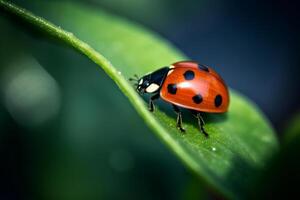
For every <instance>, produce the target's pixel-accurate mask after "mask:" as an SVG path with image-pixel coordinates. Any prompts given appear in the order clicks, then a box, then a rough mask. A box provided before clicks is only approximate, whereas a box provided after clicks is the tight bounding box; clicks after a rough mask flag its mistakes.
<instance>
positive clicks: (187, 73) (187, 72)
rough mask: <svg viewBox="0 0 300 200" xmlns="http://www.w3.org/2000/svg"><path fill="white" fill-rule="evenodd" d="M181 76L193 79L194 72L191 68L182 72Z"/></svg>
mask: <svg viewBox="0 0 300 200" xmlns="http://www.w3.org/2000/svg"><path fill="white" fill-rule="evenodd" d="M183 76H184V78H185V80H193V79H194V77H195V73H194V72H193V71H191V70H187V71H186V72H184V74H183Z"/></svg>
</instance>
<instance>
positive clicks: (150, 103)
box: [149, 93, 159, 112]
mask: <svg viewBox="0 0 300 200" xmlns="http://www.w3.org/2000/svg"><path fill="white" fill-rule="evenodd" d="M158 98H159V93H157V94H155V95H153V96H152V97H150V100H149V111H150V112H153V111H154V108H155V107H154V103H153V101H154V100H156V99H158Z"/></svg>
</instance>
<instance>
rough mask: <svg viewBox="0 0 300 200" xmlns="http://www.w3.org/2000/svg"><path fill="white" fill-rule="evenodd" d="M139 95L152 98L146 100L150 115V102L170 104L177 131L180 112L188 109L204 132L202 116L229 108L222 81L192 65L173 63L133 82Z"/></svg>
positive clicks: (195, 64)
mask: <svg viewBox="0 0 300 200" xmlns="http://www.w3.org/2000/svg"><path fill="white" fill-rule="evenodd" d="M130 80H135V81H137V83H136V90H137V92H138V93H139V94H141V95H142V94H144V93H149V94H153V96H151V98H150V100H149V110H150V111H151V112H153V111H154V100H156V99H158V98H162V99H163V100H164V101H166V102H168V103H171V104H172V106H173V109H174V111H175V112H176V113H177V128H178V129H179V130H180V131H182V132H184V131H185V129H184V128H183V127H182V113H181V111H180V108H185V109H188V110H190V111H191V112H192V114H193V115H194V116H195V117H196V118H197V120H198V125H199V129H200V131H201V132H202V133H203V134H204V135H205V136H208V134H207V132H206V131H205V129H204V120H203V118H202V117H201V113H202V112H206V113H224V112H226V111H227V110H228V106H229V93H228V88H227V86H226V84H225V82H224V81H223V79H222V78H221V77H220V76H219V75H218V74H217V73H216V72H215V71H214V70H213V69H212V68H210V67H207V66H206V65H203V64H199V63H197V62H194V61H181V62H176V63H174V64H172V65H170V66H167V67H163V68H160V69H158V70H156V71H154V72H151V73H149V74H146V75H145V76H143V77H141V78H138V77H137V76H136V79H130Z"/></svg>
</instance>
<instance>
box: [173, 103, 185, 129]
mask: <svg viewBox="0 0 300 200" xmlns="http://www.w3.org/2000/svg"><path fill="white" fill-rule="evenodd" d="M172 106H173V109H174V111H175V112H176V113H177V120H176V126H177V128H178V129H179V130H180V131H181V132H185V130H184V128H183V127H182V114H181V112H180V110H179V108H178V107H177V106H175V105H174V104H172Z"/></svg>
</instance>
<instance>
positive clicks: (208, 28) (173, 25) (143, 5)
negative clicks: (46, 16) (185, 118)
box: [0, 0, 300, 199]
mask: <svg viewBox="0 0 300 200" xmlns="http://www.w3.org/2000/svg"><path fill="white" fill-rule="evenodd" d="M80 2H83V3H86V4H91V5H92V6H95V7H99V8H104V9H105V10H107V11H109V12H111V13H113V14H116V15H119V16H123V17H126V18H128V19H130V20H133V21H135V22H138V23H140V24H142V25H144V26H145V27H149V28H150V29H152V30H154V31H155V32H157V33H159V34H160V35H162V36H163V37H165V38H167V39H168V40H170V41H171V42H172V43H174V44H175V46H177V47H178V48H179V49H181V50H182V51H183V52H184V53H186V55H187V56H188V57H190V58H191V59H193V60H198V61H200V62H202V63H204V64H207V65H210V66H213V67H214V68H215V69H216V70H217V71H218V72H219V73H220V74H221V75H222V76H223V78H224V79H225V80H226V82H227V83H228V85H229V86H230V87H232V88H234V89H236V90H238V91H240V92H241V93H243V94H244V95H246V96H247V97H249V98H250V99H252V100H253V101H254V102H255V103H257V104H258V106H259V107H260V108H261V109H262V111H263V112H264V113H265V114H266V115H267V117H268V118H269V119H270V120H271V122H272V124H273V125H274V127H275V128H276V130H277V132H278V133H281V132H282V128H283V127H284V124H285V122H286V121H287V120H288V119H290V117H291V116H293V115H294V114H295V113H296V112H297V111H299V108H300V104H299V102H298V101H299V97H300V94H299V89H300V84H299V83H300V79H299V78H298V74H299V72H300V70H299V64H300V63H299V43H300V42H299V37H298V35H299V30H298V27H299V21H298V19H299V12H298V9H297V5H296V3H294V2H293V1H288V2H287V1H283V0H281V1H280V0H275V1H237V0H229V1H221V0H214V1H210V0H202V1H196V0H187V1H183V0H182V1H173V0H164V1H162V0H151V1H150V0H124V1H120V0H89V1H80ZM19 3H21V4H24V5H25V4H26V3H27V2H24V1H20V2H19ZM29 7H30V6H29ZM1 12H2V11H1ZM58 12H63V11H58ZM0 27H1V28H0V36H1V39H0V60H1V62H0V64H1V67H0V95H1V96H0V97H1V104H0V133H1V135H0V144H1V145H0V157H1V160H0V163H1V165H0V177H1V178H0V182H1V188H0V199H24V196H25V197H27V199H94V198H97V199H100V198H103V199H121V198H122V199H187V198H188V197H196V198H201V197H206V195H207V194H206V193H207V189H205V190H204V189H203V188H205V186H202V185H201V183H200V182H199V181H198V180H195V179H194V178H193V176H192V175H191V174H190V173H189V172H188V171H187V170H186V169H185V168H184V167H183V166H182V164H181V163H180V162H179V161H178V160H177V159H176V158H175V157H174V156H173V155H172V154H171V153H170V152H169V151H168V150H167V149H166V147H165V146H163V145H162V144H161V143H160V141H158V140H157V138H156V137H155V136H153V134H152V133H151V131H150V130H149V129H148V128H147V127H146V126H145V125H144V122H143V121H142V120H141V119H140V118H139V116H138V115H137V114H136V112H135V111H134V110H133V109H132V108H131V107H129V106H128V102H127V100H126V99H125V97H124V96H123V95H122V94H121V92H119V91H118V89H117V87H116V86H115V85H114V83H113V82H112V81H111V80H110V79H109V78H108V77H106V76H105V74H104V72H102V71H99V70H98V69H97V68H96V67H95V65H94V64H93V63H91V62H90V61H89V60H87V59H86V58H85V57H84V56H82V55H79V54H78V53H76V52H74V51H73V50H71V49H69V48H66V47H65V46H62V45H60V44H58V43H55V42H53V41H48V40H45V39H44V38H43V37H40V36H39V35H37V34H32V33H30V34H29V33H28V32H26V31H23V28H24V27H23V26H22V24H12V23H11V19H8V18H7V17H6V15H5V14H3V13H0ZM41 77H42V78H41ZM99 77H101V79H100V78H99ZM28 80H30V81H28ZM20 85H21V86H22V87H20ZM24 88H26V89H24ZM45 88H47V92H46V93H45V92H43V91H45ZM28 94H30V95H28ZM104 94H105V95H104ZM20 99H21V100H20ZM104 113H105V114H104ZM128 116H131V120H130V121H129V120H128ZM279 135H280V137H281V135H282V134H279ZM210 196H212V194H211V192H210Z"/></svg>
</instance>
